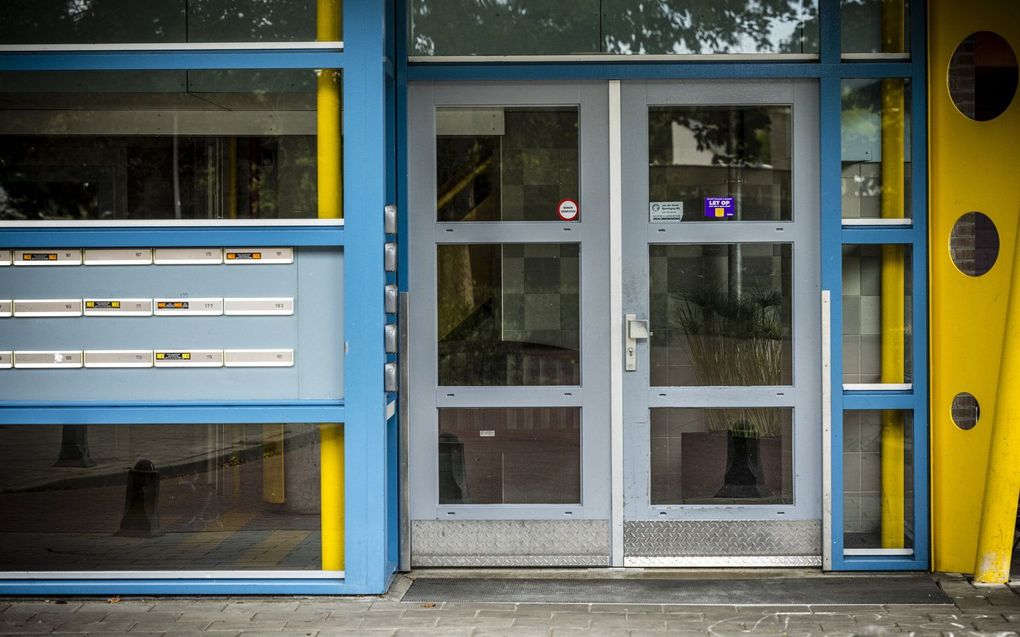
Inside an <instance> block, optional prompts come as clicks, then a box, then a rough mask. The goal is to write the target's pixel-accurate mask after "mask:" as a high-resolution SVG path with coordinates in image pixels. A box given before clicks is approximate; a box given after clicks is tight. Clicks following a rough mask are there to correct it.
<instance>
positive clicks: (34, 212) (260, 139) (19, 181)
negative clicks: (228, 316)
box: [0, 70, 328, 221]
mask: <svg viewBox="0 0 1020 637" xmlns="http://www.w3.org/2000/svg"><path fill="white" fill-rule="evenodd" d="M315 90H316V75H315V72H314V71H310V70H307V71H306V70H293V71H292V70H232V71H118V72H75V73H70V72H68V73H63V72H51V73H3V74H0V220H29V221H31V220H122V219H183V220H194V219H277V218H279V219H297V218H314V217H316V216H317V213H318V210H317V199H316V194H317V192H316V181H317V176H316V170H317V158H316V130H317V113H316V93H315ZM324 116H327V117H328V115H324Z"/></svg>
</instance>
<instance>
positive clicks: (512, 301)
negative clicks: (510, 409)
mask: <svg viewBox="0 0 1020 637" xmlns="http://www.w3.org/2000/svg"><path fill="white" fill-rule="evenodd" d="M437 252H438V277H439V279H438V284H439V294H438V305H439V307H438V321H437V323H438V325H437V327H438V330H439V332H438V339H439V384H440V385H495V386H506V385H577V384H580V382H581V370H580V358H581V319H580V308H581V302H580V298H581V297H580V288H579V285H580V281H579V276H580V268H581V260H580V257H581V250H580V246H579V245H578V244H576V243H530V244H512V243H507V244H499V243H496V244H463V245H440V246H439V247H438V248H437Z"/></svg>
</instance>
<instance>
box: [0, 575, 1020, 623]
mask: <svg viewBox="0 0 1020 637" xmlns="http://www.w3.org/2000/svg"><path fill="white" fill-rule="evenodd" d="M862 579H866V578H862ZM938 581H939V584H940V585H941V586H942V588H943V590H945V592H946V593H947V594H948V595H949V596H950V597H952V598H953V602H954V604H955V606H949V605H895V606H881V605H878V606H779V607H760V606H759V607H753V606H674V605H666V606H663V605H603V604H463V603H458V604H454V603H449V602H447V603H440V604H411V603H404V602H401V601H400V596H401V595H402V594H403V591H404V590H406V588H407V586H408V585H409V582H410V580H409V578H408V577H399V578H398V579H397V581H396V582H395V583H394V586H393V589H392V590H391V592H390V594H389V595H386V596H381V597H357V598H346V597H333V598H322V597H300V598H296V597H271V598H268V597H248V598H245V597H235V598H178V597H162V598H122V599H117V598H114V599H107V598H102V599H14V598H8V599H2V600H0V634H2V635H17V634H25V635H28V634H32V635H38V634H45V633H54V634H61V635H69V634H73V635H92V634H105V635H110V634H129V635H136V634H137V635H166V636H176V635H207V637H209V636H212V635H215V636H220V635H260V634H263V635H274V636H278V635H303V636H307V637H313V636H314V637H321V636H327V635H334V634H345V635H398V636H401V637H403V636H405V635H406V636H412V635H444V636H445V635H452V636H460V635H463V636H467V635H472V636H479V637H481V636H487V635H545V636H549V635H552V636H561V635H589V636H591V635H630V636H632V637H638V636H640V635H665V634H669V635H680V636H684V635H755V636H758V635H892V634H913V635H975V636H984V635H987V636H992V635H995V636H1001V635H1020V596H1018V595H1017V593H1016V591H1015V590H1014V589H1012V588H1011V587H1008V586H997V587H981V588H977V587H974V586H972V585H971V584H970V583H969V582H968V581H967V580H966V579H965V578H963V577H961V576H958V575H940V576H938Z"/></svg>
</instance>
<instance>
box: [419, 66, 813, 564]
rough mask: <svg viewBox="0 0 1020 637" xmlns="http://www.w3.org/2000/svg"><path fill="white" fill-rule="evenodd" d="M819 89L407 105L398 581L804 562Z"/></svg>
mask: <svg viewBox="0 0 1020 637" xmlns="http://www.w3.org/2000/svg"><path fill="white" fill-rule="evenodd" d="M816 93H817V91H816V88H815V86H814V85H812V84H810V83H795V82H770V83H768V84H761V83H737V84H734V83H732V82H728V83H716V82H673V83H662V84H659V83H626V82H624V83H622V84H621V83H619V82H611V83H594V82H593V83H563V84H560V83H557V84H417V85H412V86H411V87H410V89H409V105H410V108H409V121H408V129H409V131H410V139H409V142H410V143H409V149H410V150H409V175H408V178H409V193H410V201H409V203H410V212H409V214H410V219H411V223H410V241H411V247H410V256H411V274H410V290H411V291H410V297H411V303H410V306H411V311H410V317H409V321H408V324H409V329H408V333H409V341H410V347H409V357H408V359H407V364H409V365H410V373H409V378H410V386H409V397H410V399H409V408H410V412H409V423H410V424H409V452H410V457H409V474H408V476H409V480H408V484H407V485H406V488H407V489H408V493H409V499H410V517H411V524H410V529H411V531H410V533H411V538H410V539H411V563H412V564H413V565H416V566H537V565H560V566H562V565H575V566H600V565H601V566H605V565H611V564H613V565H621V564H624V565H643V566H654V565H663V566H679V565H702V564H703V565H727V564H732V565H738V564H743V565H766V564H774V565H795V564H817V563H819V562H820V559H819V554H820V541H821V528H820V517H821V506H820V492H821V473H820V460H819V456H820V448H821V443H820V415H819V412H820V409H819V404H820V395H819V393H820V389H819V379H820V374H821V372H820V360H819V344H818V340H819V330H820V328H819V324H818V316H819V303H818V265H819V260H818V254H817V250H818V223H817V219H818V196H817V182H818V177H817V168H816V167H817V163H818V157H817V155H818V150H817V146H818V144H817V130H818V128H817V119H816V118H817V105H816V103H815V95H816Z"/></svg>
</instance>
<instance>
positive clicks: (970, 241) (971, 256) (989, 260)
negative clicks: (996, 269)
mask: <svg viewBox="0 0 1020 637" xmlns="http://www.w3.org/2000/svg"><path fill="white" fill-rule="evenodd" d="M949 256H950V257H951V258H952V259H953V265H955V266H956V268H957V269H958V270H959V271H960V272H963V273H964V274H966V275H967V276H981V275H982V274H984V273H985V272H988V271H989V270H991V269H992V266H993V265H995V260H996V259H998V258H999V231H998V230H996V229H995V222H994V221H992V220H991V219H989V218H988V216H987V215H984V214H982V213H980V212H968V213H967V214H965V215H963V216H962V217H960V218H959V219H957V220H956V223H955V224H953V232H952V234H950V235H949Z"/></svg>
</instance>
